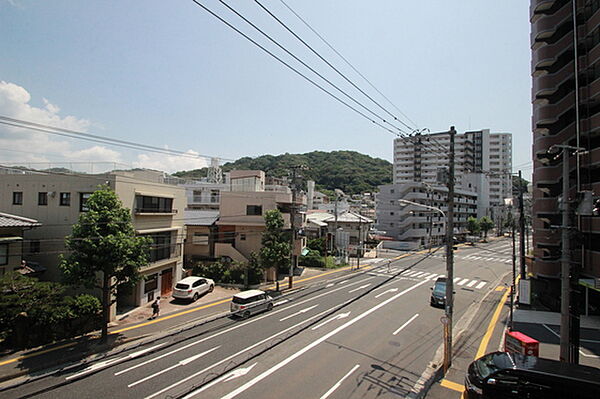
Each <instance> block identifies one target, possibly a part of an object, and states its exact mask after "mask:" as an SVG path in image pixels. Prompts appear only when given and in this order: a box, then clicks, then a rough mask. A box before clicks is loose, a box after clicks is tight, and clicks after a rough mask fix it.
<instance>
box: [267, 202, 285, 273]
mask: <svg viewBox="0 0 600 399" xmlns="http://www.w3.org/2000/svg"><path fill="white" fill-rule="evenodd" d="M264 218H265V232H264V233H263V235H262V248H261V249H260V252H259V257H260V261H261V263H262V265H263V267H265V268H268V267H275V268H277V270H278V271H280V270H283V269H285V268H287V267H289V264H290V242H289V238H288V237H287V234H285V233H284V232H283V216H281V212H279V210H277V209H272V210H269V211H267V212H265V216H264Z"/></svg>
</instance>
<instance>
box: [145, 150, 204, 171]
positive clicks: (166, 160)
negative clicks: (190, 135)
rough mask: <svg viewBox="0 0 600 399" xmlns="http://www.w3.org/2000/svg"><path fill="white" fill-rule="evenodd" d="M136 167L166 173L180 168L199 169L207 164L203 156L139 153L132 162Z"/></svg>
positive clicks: (193, 152) (191, 153) (192, 152)
mask: <svg viewBox="0 0 600 399" xmlns="http://www.w3.org/2000/svg"><path fill="white" fill-rule="evenodd" d="M186 154H188V155H191V156H197V155H198V153H197V152H195V151H192V150H188V151H186ZM133 166H135V167H137V168H148V169H157V170H162V171H165V172H168V173H173V172H177V171H180V170H191V169H200V168H204V167H206V166H208V161H207V160H206V159H204V158H193V157H187V156H176V155H166V154H164V155H163V154H157V153H150V154H140V155H138V156H137V161H135V162H133Z"/></svg>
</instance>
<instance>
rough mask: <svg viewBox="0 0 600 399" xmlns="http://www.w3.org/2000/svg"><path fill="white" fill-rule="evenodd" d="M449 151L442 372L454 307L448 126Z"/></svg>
mask: <svg viewBox="0 0 600 399" xmlns="http://www.w3.org/2000/svg"><path fill="white" fill-rule="evenodd" d="M449 133H450V153H449V156H448V160H449V164H448V172H449V173H448V216H447V223H446V308H445V319H444V320H445V323H444V328H445V334H444V344H445V345H444V374H445V373H446V372H447V371H448V369H449V368H450V365H451V364H452V313H453V307H454V283H453V280H454V252H453V251H454V136H455V135H456V130H455V129H454V126H451V127H450V132H449Z"/></svg>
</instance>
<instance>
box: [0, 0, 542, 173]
mask: <svg viewBox="0 0 600 399" xmlns="http://www.w3.org/2000/svg"><path fill="white" fill-rule="evenodd" d="M283 1H285V4H287V5H289V6H290V7H291V8H292V9H293V10H294V11H296V12H297V13H298V14H299V15H300V16H302V17H303V18H304V19H305V20H306V21H307V22H308V23H309V24H310V25H311V26H312V27H313V28H314V29H315V30H316V31H317V32H319V33H320V34H321V35H322V36H323V37H324V38H325V39H326V40H327V41H328V42H329V43H330V44H331V45H332V46H333V47H334V48H335V49H336V50H337V51H338V52H339V53H341V54H342V55H343V56H344V57H345V58H346V59H347V60H349V61H350V62H351V64H352V65H353V66H354V67H355V68H356V69H357V70H359V71H360V72H361V73H362V75H364V76H365V77H367V78H368V79H369V81H370V82H371V83H372V84H373V85H374V86H375V87H376V88H377V89H378V90H379V91H381V92H382V93H383V94H385V96H386V97H387V98H389V99H390V100H391V102H392V103H393V105H392V104H390V103H388V102H387V101H386V100H385V99H384V98H382V97H381V96H380V95H379V94H378V93H377V92H376V91H374V90H373V89H372V88H371V87H370V86H369V85H368V84H367V83H366V82H365V81H364V80H362V78H361V77H360V76H359V75H357V74H356V73H355V72H354V71H353V70H352V69H351V68H350V67H349V66H348V65H346V64H345V63H344V62H343V61H342V60H341V59H340V58H339V57H338V56H337V55H336V54H335V53H334V52H333V51H332V50H331V49H329V48H328V47H327V46H326V45H325V44H324V43H323V42H321V41H320V39H319V38H318V37H317V36H316V35H315V34H314V33H312V32H311V31H310V30H309V29H308V28H307V27H306V26H305V25H303V24H302V22H301V21H300V20H299V19H297V18H296V17H295V16H294V15H293V14H292V13H291V12H290V11H289V9H287V8H286V7H285V6H284V3H283V2H282V1H281V0H271V1H267V0H260V2H261V3H262V4H263V5H264V6H266V7H267V8H269V9H270V10H271V11H272V12H273V14H275V15H276V16H277V17H278V18H280V19H281V20H282V21H283V22H285V23H286V25H288V26H289V27H290V28H291V29H292V30H293V31H294V32H296V33H297V34H298V35H299V36H300V37H302V39H304V40H305V41H306V42H307V43H309V44H310V45H311V46H313V48H314V49H315V50H316V51H317V52H319V53H320V54H321V55H322V56H323V57H324V58H326V59H327V60H328V61H329V62H330V63H332V64H333V65H335V66H336V67H337V68H338V69H339V70H340V71H341V72H342V73H344V74H345V75H346V76H347V77H348V79H349V80H351V81H352V82H353V83H355V84H356V85H357V86H359V87H360V88H361V89H363V91H365V92H367V93H368V94H369V95H370V96H371V97H372V98H374V99H375V100H376V101H377V102H378V103H379V104H381V105H382V106H383V107H384V108H385V109H386V110H387V111H388V112H389V113H390V114H392V115H393V116H396V117H398V118H399V119H401V120H403V121H404V122H405V123H407V124H408V125H411V126H412V123H411V122H410V121H413V122H414V123H415V125H416V126H415V127H418V128H420V129H424V128H427V129H429V130H430V131H432V132H437V131H446V130H448V129H449V127H450V126H452V125H453V126H456V129H457V130H458V132H459V133H460V132H464V131H466V130H478V129H485V128H489V129H490V130H491V131H492V132H509V133H512V135H513V166H519V165H524V166H523V172H524V176H525V177H526V178H528V177H530V175H531V165H530V162H531V137H532V135H531V110H532V107H531V100H530V92H531V89H530V88H531V76H530V57H531V53H530V49H529V33H530V27H529V2H528V1H525V0H502V1H497V0H461V1H447V0H428V1H418V2H417V1H399V0H371V1H358V0H318V1H317V0H302V1H300V0H283ZM198 2H199V3H201V4H204V5H206V6H207V7H209V8H211V9H213V10H214V11H215V12H217V13H218V14H220V15H221V16H223V17H224V18H225V19H226V20H228V21H230V22H231V23H232V24H233V25H234V26H236V27H238V28H239V29H241V30H243V31H244V32H246V33H247V34H249V35H251V37H253V38H255V40H257V41H258V42H259V43H261V44H263V45H264V46H265V47H266V48H268V49H269V50H271V51H273V53H275V54H277V55H278V56H280V57H282V58H284V59H285V60H286V61H287V62H289V63H290V64H292V65H294V66H297V68H298V69H300V70H302V72H303V73H305V74H307V76H311V79H313V80H315V81H317V82H319V83H320V84H322V85H323V86H324V87H325V86H327V84H326V83H325V82H323V81H321V80H320V79H319V78H318V77H315V76H314V75H312V74H311V72H310V71H308V70H306V69H305V68H303V67H302V66H301V65H300V64H298V63H297V62H295V61H294V60H293V59H291V58H290V57H289V56H287V55H286V54H285V53H284V52H283V51H281V50H280V49H278V48H277V47H275V46H274V45H273V44H272V43H270V42H268V41H267V40H266V39H265V38H264V37H261V36H260V35H259V34H258V33H257V32H256V31H254V30H252V28H250V27H249V26H248V25H245V23H244V22H243V21H242V20H241V19H240V18H238V17H237V16H236V15H235V14H233V13H231V12H230V11H229V10H228V9H227V8H225V7H224V6H223V4H222V3H221V2H220V1H219V0H198ZM227 3H228V4H230V5H231V6H232V7H234V8H236V9H237V10H238V11H239V12H240V13H241V14H242V15H244V16H245V17H246V18H247V19H248V20H250V21H252V22H253V23H255V24H256V25H258V26H260V27H261V28H262V29H264V31H265V32H267V33H268V34H269V35H271V36H272V37H273V38H274V39H276V40H277V41H278V42H280V43H281V44H282V45H283V46H284V47H286V48H287V49H289V50H290V51H291V52H293V53H294V54H296V55H297V56H298V57H299V58H301V59H303V60H305V62H306V63H307V64H309V65H311V66H312V67H313V68H314V69H315V70H317V71H319V72H320V73H321V74H323V75H324V76H326V77H327V78H328V79H330V80H331V81H332V82H334V83H335V84H336V85H338V86H339V87H340V88H342V89H343V90H344V91H346V92H347V93H348V94H349V95H350V96H351V97H352V98H353V99H354V100H356V101H358V102H360V103H361V104H363V105H364V106H366V107H367V108H369V109H370V110H372V111H374V112H375V113H376V114H378V115H379V116H382V117H386V118H388V119H386V120H388V121H390V120H392V119H391V116H390V115H389V114H386V113H385V112H384V111H383V110H381V109H380V108H379V107H378V106H377V105H375V104H373V103H371V102H370V101H369V99H367V98H366V97H365V96H363V95H362V94H361V93H360V92H358V91H357V90H355V89H354V87H352V86H351V85H350V84H349V83H348V82H346V81H345V80H344V79H343V78H342V77H340V76H339V75H337V74H336V73H335V72H334V71H333V70H332V69H330V68H329V67H328V66H327V65H326V64H324V63H323V62H321V60H319V59H318V58H317V57H316V56H315V55H314V54H313V53H311V52H310V51H309V50H307V49H306V48H305V47H303V45H302V44H301V43H300V42H299V41H297V40H296V39H294V37H293V36H291V35H290V34H289V32H287V31H286V30H284V28H282V27H281V26H280V25H278V24H277V22H276V21H275V20H274V19H272V18H271V17H270V16H269V15H268V14H266V13H265V12H264V11H263V10H262V9H261V8H260V7H259V5H258V4H257V3H256V2H255V1H253V0H238V1H231V0H227ZM0 37H1V38H2V39H1V40H0V54H1V58H2V60H1V61H0V116H5V117H11V118H16V119H22V120H27V121H32V122H37V123H42V124H45V125H52V126H57V127H62V128H66V129H71V130H75V131H80V132H87V133H91V134H96V135H101V136H106V137H110V138H114V139H119V140H127V141H132V142H136V143H143V144H146V145H151V146H155V147H160V148H169V149H175V150H178V151H184V152H187V153H189V155H188V156H187V157H180V156H176V155H165V154H157V153H152V152H148V151H144V150H131V149H126V148H120V147H115V146H110V145H106V144H99V143H91V142H86V141H81V140H73V139H68V138H65V137H61V136H53V135H48V134H44V133H40V132H35V131H31V130H25V129H21V128H15V127H8V126H5V125H0V164H2V163H4V164H7V163H15V162H19V163H30V165H33V166H35V165H37V164H38V163H41V162H52V163H53V164H57V163H62V162H65V163H66V162H71V163H74V164H77V163H78V162H84V163H89V162H92V161H93V162H112V163H120V164H125V165H131V166H135V167H147V168H153V169H159V170H165V171H167V172H174V171H177V170H188V169H194V168H198V167H202V166H205V165H206V164H207V162H208V161H207V159H206V158H204V157H203V156H211V157H219V158H221V159H223V160H233V159H237V158H240V157H243V156H252V157H255V156H259V155H263V154H282V153H286V152H287V153H305V152H310V151H314V150H321V151H332V150H355V151H359V152H362V153H365V154H369V155H371V156H374V157H378V158H383V159H387V160H389V161H392V159H393V139H394V135H393V134H391V133H390V132H388V131H386V130H385V129H382V128H381V127H379V126H377V125H376V124H374V123H373V122H372V121H371V120H370V119H376V120H378V121H379V122H380V124H382V125H384V126H386V125H385V123H383V122H382V121H381V120H379V119H377V118H376V117H371V118H363V117H362V116H361V115H359V114H357V113H356V112H354V111H352V110H350V109H349V108H347V107H346V106H344V105H343V104H341V103H340V102H338V101H336V100H335V99H333V98H331V97H330V96H328V95H327V94H325V93H324V92H323V91H321V90H320V89H318V88H316V87H315V86H313V85H311V84H310V83H309V82H307V81H306V80H304V79H303V78H301V77H300V76H298V75H297V74H295V73H294V72H292V71H290V70H289V69H287V68H286V67H285V66H283V65H282V64H280V63H279V62H277V61H276V60H275V59H273V58H271V57H270V56H269V55H267V54H266V53H264V52H263V51H261V50H260V49H259V48H257V47H256V46H254V45H253V44H251V43H250V42H249V41H247V40H246V39H244V38H243V37H242V36H240V35H239V34H237V33H236V32H234V31H233V30H231V29H230V28H228V27H227V26H226V25H225V24H223V23H222V22H220V21H218V20H217V19H215V18H214V17H212V16H211V15H209V14H208V13H207V12H206V11H204V10H203V9H202V8H200V7H199V6H198V5H197V4H195V3H194V2H193V1H191V0H177V1H158V0H144V1H127V2H124V1H109V0H105V1H101V2H89V1H75V0H71V1H66V0H53V1H35V0H0ZM328 90H330V91H331V92H332V93H337V92H336V91H335V89H333V88H328ZM336 95H337V96H338V97H340V98H343V99H344V101H346V102H347V103H349V104H351V105H352V106H354V107H355V108H357V109H359V110H360V111H361V112H363V113H366V111H364V110H363V109H362V108H360V107H359V106H358V105H356V104H355V103H353V102H352V100H349V99H348V98H346V97H344V96H343V95H342V94H339V93H337V94H336ZM397 109H399V110H400V111H402V114H400V113H399V112H398V111H397ZM403 114H404V115H406V116H407V117H408V118H409V119H406V118H405V117H404V116H402V115H403ZM397 125H398V127H401V128H403V129H404V130H405V131H406V130H407V129H405V128H404V127H403V126H402V125H400V124H399V123H397ZM392 130H394V129H392ZM196 155H202V156H199V157H196ZM525 164H526V165H525Z"/></svg>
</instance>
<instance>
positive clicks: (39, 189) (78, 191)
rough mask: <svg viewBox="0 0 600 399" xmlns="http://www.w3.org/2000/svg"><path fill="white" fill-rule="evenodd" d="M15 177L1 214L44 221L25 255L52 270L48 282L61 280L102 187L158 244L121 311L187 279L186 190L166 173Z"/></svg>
mask: <svg viewBox="0 0 600 399" xmlns="http://www.w3.org/2000/svg"><path fill="white" fill-rule="evenodd" d="M0 172H1V171H0ZM10 172H11V173H8V174H0V212H5V213H10V214H13V215H19V216H23V217H26V218H31V219H35V220H37V221H39V222H40V224H41V225H40V226H39V227H37V228H35V229H33V230H26V231H25V232H24V235H23V238H24V248H23V252H24V256H26V259H27V260H28V261H29V260H31V261H34V262H36V263H39V265H40V266H42V267H45V268H46V271H45V272H44V274H43V275H42V276H40V277H41V278H42V279H44V280H54V281H57V280H60V279H61V274H60V270H59V268H58V264H59V257H60V255H61V254H63V253H65V245H64V240H65V237H66V236H67V235H69V234H71V231H72V227H73V224H75V223H76V222H77V220H78V219H79V215H80V214H81V213H82V212H86V206H85V202H86V199H87V198H89V196H90V195H91V193H93V192H94V191H95V190H96V189H97V188H98V186H99V185H108V186H109V187H110V188H111V189H112V190H114V192H115V193H116V194H117V196H118V197H119V199H120V200H121V202H122V203H123V206H124V207H126V208H128V209H130V210H131V215H132V221H133V226H134V228H135V231H136V234H138V235H146V236H149V237H151V238H152V240H153V244H152V246H151V250H150V262H149V263H148V265H146V266H145V267H143V268H142V269H141V271H140V272H141V275H142V277H143V279H142V280H141V281H140V282H139V283H138V284H137V285H136V286H135V287H133V288H124V287H119V288H118V290H117V306H118V307H121V308H127V307H131V306H140V305H144V304H146V303H148V302H151V301H152V300H153V299H154V298H155V297H156V296H158V295H169V294H170V292H171V290H172V285H173V283H174V282H176V281H177V280H179V279H180V278H181V277H182V264H183V256H182V244H183V237H184V224H183V210H184V208H185V205H186V201H185V190H184V189H183V188H182V187H178V186H175V185H172V184H165V183H164V182H165V181H166V179H165V176H164V174H163V173H162V172H155V171H148V170H135V171H118V172H117V171H115V172H110V173H103V174H52V173H44V172H37V171H19V172H18V174H14V173H15V170H14V169H12V170H10ZM115 311H116V309H113V316H114V314H115Z"/></svg>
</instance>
